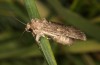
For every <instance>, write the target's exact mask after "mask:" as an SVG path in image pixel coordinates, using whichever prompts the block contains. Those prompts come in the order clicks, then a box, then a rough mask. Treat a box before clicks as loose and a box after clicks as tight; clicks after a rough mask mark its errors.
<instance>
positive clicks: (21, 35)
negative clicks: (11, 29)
mask: <svg viewBox="0 0 100 65" xmlns="http://www.w3.org/2000/svg"><path fill="white" fill-rule="evenodd" d="M25 32H26V30H24V31H23V32H22V34H21V35H20V37H19V40H20V39H21V38H22V37H23V34H24V33H25Z"/></svg>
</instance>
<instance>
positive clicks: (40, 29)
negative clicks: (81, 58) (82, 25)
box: [25, 18, 86, 45]
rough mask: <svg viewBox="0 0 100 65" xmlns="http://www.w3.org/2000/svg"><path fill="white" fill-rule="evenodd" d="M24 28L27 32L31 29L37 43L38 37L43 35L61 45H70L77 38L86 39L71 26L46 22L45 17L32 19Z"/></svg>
mask: <svg viewBox="0 0 100 65" xmlns="http://www.w3.org/2000/svg"><path fill="white" fill-rule="evenodd" d="M25 29H26V31H28V32H29V31H30V30H31V31H30V32H32V34H33V36H35V37H36V41H37V42H38V43H39V39H40V37H41V36H43V37H44V36H45V35H46V36H48V37H50V38H52V39H53V40H54V41H56V42H58V43H60V44H63V45H70V44H72V43H73V42H74V40H77V39H79V40H86V35H85V34H84V33H83V32H81V31H80V30H78V29H76V28H74V27H72V26H64V25H59V24H56V23H52V22H48V21H47V20H46V19H45V18H43V19H36V18H35V19H32V20H31V23H27V25H26V28H25Z"/></svg>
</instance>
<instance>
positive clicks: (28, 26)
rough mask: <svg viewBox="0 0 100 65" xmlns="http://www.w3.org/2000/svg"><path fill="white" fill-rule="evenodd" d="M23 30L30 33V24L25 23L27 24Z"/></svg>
mask: <svg viewBox="0 0 100 65" xmlns="http://www.w3.org/2000/svg"><path fill="white" fill-rule="evenodd" d="M25 30H26V31H27V32H32V29H31V24H30V23H27V24H26V28H25Z"/></svg>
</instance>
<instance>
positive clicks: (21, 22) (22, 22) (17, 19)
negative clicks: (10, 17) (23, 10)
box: [14, 17, 26, 25]
mask: <svg viewBox="0 0 100 65" xmlns="http://www.w3.org/2000/svg"><path fill="white" fill-rule="evenodd" d="M14 18H15V19H16V20H17V21H18V22H20V23H22V24H24V25H26V24H25V23H23V22H22V21H20V20H19V19H17V18H16V17H14Z"/></svg>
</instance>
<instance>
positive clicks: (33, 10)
mask: <svg viewBox="0 0 100 65" xmlns="http://www.w3.org/2000/svg"><path fill="white" fill-rule="evenodd" d="M25 5H26V8H27V10H28V13H29V16H30V18H31V19H32V18H40V15H39V13H38V10H37V7H36V4H35V0H25ZM39 46H40V49H41V51H42V52H43V54H44V56H45V58H46V60H47V62H48V64H49V65H57V63H56V60H55V58H54V55H53V52H52V50H51V47H50V43H49V41H48V40H47V39H46V38H41V39H40V45H39Z"/></svg>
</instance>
